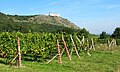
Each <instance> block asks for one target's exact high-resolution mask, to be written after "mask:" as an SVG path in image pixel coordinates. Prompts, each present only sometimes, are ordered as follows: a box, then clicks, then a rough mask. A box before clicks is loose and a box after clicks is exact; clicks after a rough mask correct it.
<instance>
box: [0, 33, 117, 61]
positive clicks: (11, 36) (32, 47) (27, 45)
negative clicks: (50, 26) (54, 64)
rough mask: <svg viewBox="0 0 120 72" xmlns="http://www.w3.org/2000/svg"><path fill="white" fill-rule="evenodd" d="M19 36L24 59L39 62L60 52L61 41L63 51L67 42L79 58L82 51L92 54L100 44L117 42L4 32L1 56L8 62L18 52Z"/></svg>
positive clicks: (1, 40) (82, 37) (79, 37)
mask: <svg viewBox="0 0 120 72" xmlns="http://www.w3.org/2000/svg"><path fill="white" fill-rule="evenodd" d="M18 37H20V48H21V54H22V60H26V61H38V62H45V61H48V60H50V59H51V58H52V57H54V56H55V55H56V54H58V46H57V42H59V45H60V46H59V47H60V50H61V51H64V48H65V44H66V47H67V48H68V52H69V55H70V56H72V54H74V55H77V56H78V57H79V58H80V56H81V54H82V53H87V54H88V55H90V51H91V50H95V49H96V48H95V47H96V45H98V44H105V43H107V42H108V43H109V46H110V45H112V44H114V46H115V45H116V42H115V43H114V42H112V39H111V40H110V41H109V40H100V39H92V38H84V36H79V35H76V34H74V35H69V34H64V33H62V34H59V33H58V34H53V33H26V34H25V33H20V32H13V33H9V32H2V33H0V57H2V58H5V59H6V63H9V62H10V61H11V60H12V59H13V58H14V57H15V56H16V54H17V38H18ZM63 38H64V41H65V43H64V42H63ZM114 41H115V40H114ZM117 44H119V40H117ZM107 46H108V45H107ZM109 46H108V47H109ZM68 52H65V51H64V52H63V54H64V55H66V56H67V55H68ZM59 54H60V52H59ZM90 56H91V55H90Z"/></svg>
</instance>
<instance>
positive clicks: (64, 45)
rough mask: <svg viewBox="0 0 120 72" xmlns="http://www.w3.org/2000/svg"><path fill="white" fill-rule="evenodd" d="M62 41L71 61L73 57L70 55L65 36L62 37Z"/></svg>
mask: <svg viewBox="0 0 120 72" xmlns="http://www.w3.org/2000/svg"><path fill="white" fill-rule="evenodd" d="M62 41H63V43H64V48H65V49H66V52H67V54H68V58H69V59H70V60H71V56H70V53H69V51H68V48H67V45H66V42H65V39H64V37H63V35H62Z"/></svg>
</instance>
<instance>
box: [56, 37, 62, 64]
mask: <svg viewBox="0 0 120 72" xmlns="http://www.w3.org/2000/svg"><path fill="white" fill-rule="evenodd" d="M57 46H58V62H59V63H60V64H62V58H61V54H60V45H59V41H58V39H57Z"/></svg>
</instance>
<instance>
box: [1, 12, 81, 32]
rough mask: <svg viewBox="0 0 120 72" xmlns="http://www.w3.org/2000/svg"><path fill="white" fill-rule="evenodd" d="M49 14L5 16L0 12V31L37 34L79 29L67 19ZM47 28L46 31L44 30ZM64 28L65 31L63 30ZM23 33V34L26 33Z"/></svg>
mask: <svg viewBox="0 0 120 72" xmlns="http://www.w3.org/2000/svg"><path fill="white" fill-rule="evenodd" d="M55 15H56V14H54V13H50V14H49V15H29V16H25V15H24V16H20V15H6V14H4V13H1V12H0V28H1V29H0V31H13V30H15V31H21V30H24V31H25V30H26V31H33V32H34V31H35V32H36V31H37V32H41V31H42V32H44V31H45V32H46V31H47V30H48V31H49V32H53V31H54V32H57V31H62V30H64V31H65V30H66V29H72V30H77V29H80V28H79V27H78V26H76V25H75V24H74V23H72V22H70V21H69V20H68V19H65V18H62V17H60V15H56V16H55ZM46 28H47V30H46ZM65 28H66V29H65ZM26 31H25V32H26Z"/></svg>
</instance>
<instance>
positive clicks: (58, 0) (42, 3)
mask: <svg viewBox="0 0 120 72" xmlns="http://www.w3.org/2000/svg"><path fill="white" fill-rule="evenodd" d="M0 12H3V13H6V14H13V15H14V14H17V15H31V14H32V15H33V14H47V13H49V12H53V13H59V14H60V15H61V16H62V17H63V18H67V19H68V20H70V21H71V22H73V23H75V24H76V25H77V26H79V27H80V28H86V29H87V30H89V32H90V33H95V34H100V33H101V32H102V31H106V32H107V33H109V34H111V33H112V32H113V31H114V29H115V28H116V27H120V0H0Z"/></svg>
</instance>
